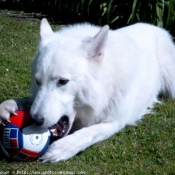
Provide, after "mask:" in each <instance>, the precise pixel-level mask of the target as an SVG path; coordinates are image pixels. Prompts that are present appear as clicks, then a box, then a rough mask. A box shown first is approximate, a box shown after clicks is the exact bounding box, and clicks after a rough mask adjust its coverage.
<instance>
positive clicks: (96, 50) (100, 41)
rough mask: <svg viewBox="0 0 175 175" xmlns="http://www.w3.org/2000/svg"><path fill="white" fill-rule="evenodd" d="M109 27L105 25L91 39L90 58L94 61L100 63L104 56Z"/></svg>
mask: <svg viewBox="0 0 175 175" xmlns="http://www.w3.org/2000/svg"><path fill="white" fill-rule="evenodd" d="M108 31H109V26H108V25H105V26H104V27H102V28H101V30H100V31H99V32H98V33H97V34H96V35H95V36H94V37H93V38H92V39H91V41H90V43H89V44H90V46H89V49H88V57H89V58H90V59H93V60H94V61H97V62H100V61H101V60H102V58H103V55H104V50H105V47H106V44H107V39H108Z"/></svg>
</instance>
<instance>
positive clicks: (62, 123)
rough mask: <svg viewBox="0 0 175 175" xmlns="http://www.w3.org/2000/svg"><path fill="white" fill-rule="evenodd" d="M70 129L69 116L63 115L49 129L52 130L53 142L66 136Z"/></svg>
mask: <svg viewBox="0 0 175 175" xmlns="http://www.w3.org/2000/svg"><path fill="white" fill-rule="evenodd" d="M68 129H69V118H68V117H67V116H63V117H61V119H60V120H59V121H58V122H57V123H56V124H54V125H52V126H51V127H49V130H50V132H51V142H53V141H55V140H57V139H60V138H62V137H63V136H65V135H66V134H67V132H68Z"/></svg>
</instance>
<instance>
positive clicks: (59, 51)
mask: <svg viewBox="0 0 175 175" xmlns="http://www.w3.org/2000/svg"><path fill="white" fill-rule="evenodd" d="M85 26H87V27H90V25H87V24H86V25H85ZM85 26H84V29H83V31H81V30H80V31H79V28H81V26H79V27H77V28H76V27H75V28H73V27H72V28H71V27H68V28H66V29H63V30H60V31H59V32H53V31H52V29H51V27H50V25H49V24H48V22H47V20H46V19H43V20H42V21H41V27H40V36H41V40H40V44H39V48H38V53H37V56H36V58H35V59H34V60H33V68H32V86H31V92H32V96H33V99H34V102H33V104H32V107H31V117H32V118H33V120H34V121H35V122H36V124H37V125H39V126H41V127H43V128H50V129H51V130H52V132H53V133H54V134H55V135H56V136H58V137H63V136H64V135H66V134H67V133H68V132H69V131H70V129H71V127H72V125H73V122H74V119H75V116H76V114H77V110H78V109H79V108H81V107H82V106H84V105H89V103H91V105H93V100H94V99H93V98H95V97H92V96H91V92H90V91H91V88H94V87H93V86H96V83H95V81H96V80H95V79H96V76H97V74H98V71H97V70H96V69H97V68H98V66H99V65H100V64H101V60H102V58H103V54H104V48H105V46H106V43H107V34H108V30H109V28H108V26H104V27H103V28H102V29H101V30H100V31H99V32H98V30H99V29H98V28H97V29H96V31H97V33H96V32H94V34H92V35H93V36H88V35H87V34H86V30H88V28H87V29H86V27H85ZM92 62H93V63H92ZM91 64H93V66H91ZM90 67H91V68H90ZM92 69H93V70H92ZM92 84H93V86H92ZM87 89H88V90H87ZM97 89H98V88H97ZM96 93H98V92H96ZM90 99H92V100H91V101H92V102H91V101H90Z"/></svg>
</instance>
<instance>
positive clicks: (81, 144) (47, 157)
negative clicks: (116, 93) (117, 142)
mask: <svg viewBox="0 0 175 175" xmlns="http://www.w3.org/2000/svg"><path fill="white" fill-rule="evenodd" d="M120 129H122V127H121V126H120V125H119V123H118V121H116V120H115V121H112V122H108V123H100V124H96V125H92V126H90V127H86V128H83V129H80V130H78V131H76V132H75V133H73V134H71V135H68V136H66V137H64V138H62V139H60V140H57V141H55V142H53V143H52V144H51V145H50V146H49V148H48V150H47V152H46V153H45V154H44V155H43V156H42V157H41V158H40V159H41V160H42V161H43V162H58V161H61V160H67V159H69V158H71V157H73V156H74V155H76V154H77V153H78V152H80V151H83V150H85V149H86V148H87V147H89V146H91V145H93V144H94V143H97V142H99V141H102V140H105V139H107V138H109V137H110V136H112V135H113V134H114V133H116V132H118V131H119V130H120Z"/></svg>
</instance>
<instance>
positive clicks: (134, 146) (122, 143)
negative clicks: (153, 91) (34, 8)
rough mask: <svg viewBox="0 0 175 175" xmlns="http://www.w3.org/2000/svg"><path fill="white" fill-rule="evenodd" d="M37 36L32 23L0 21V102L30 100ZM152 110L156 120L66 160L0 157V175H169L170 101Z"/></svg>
mask: <svg viewBox="0 0 175 175" xmlns="http://www.w3.org/2000/svg"><path fill="white" fill-rule="evenodd" d="M53 27H54V28H56V27H57V26H53ZM38 31H39V23H37V22H31V21H17V20H15V19H10V18H7V17H0V102H2V101H3V100H5V99H9V98H16V97H27V96H28V95H29V92H28V89H29V88H28V87H29V85H30V79H31V77H30V67H31V59H32V57H33V56H34V55H35V52H36V46H37V43H38V35H39V32H38ZM155 111H156V114H155V115H147V116H146V117H145V118H144V119H143V120H142V121H141V122H139V123H138V125H137V126H128V127H127V128H125V129H124V130H122V131H121V132H120V133H117V134H115V135H114V136H112V137H111V138H110V139H108V140H106V141H103V142H100V143H97V144H95V145H93V146H91V147H90V148H88V149H87V150H85V151H84V152H82V153H79V154H78V155H76V156H75V157H73V158H72V159H70V160H67V161H63V162H59V163H55V164H50V163H45V164H43V163H42V162H40V161H34V162H27V163H26V162H13V161H8V160H6V159H4V158H3V156H2V153H0V156H1V158H0V159H1V160H0V172H4V174H5V172H6V171H8V172H9V173H8V174H19V173H21V174H25V173H31V174H39V172H40V173H43V172H44V171H46V174H49V172H47V171H52V173H54V172H57V173H56V174H59V173H61V171H63V173H65V174H68V173H66V171H67V172H72V173H74V172H77V173H78V172H85V174H88V175H89V174H92V175H93V174H97V175H109V174H119V175H120V174H124V175H130V174H131V175H137V174H138V175H148V174H155V175H173V174H175V101H172V100H166V101H164V103H163V105H157V106H156V107H155ZM72 146H73V145H72ZM19 171H21V172H19ZM50 174H51V172H50Z"/></svg>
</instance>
